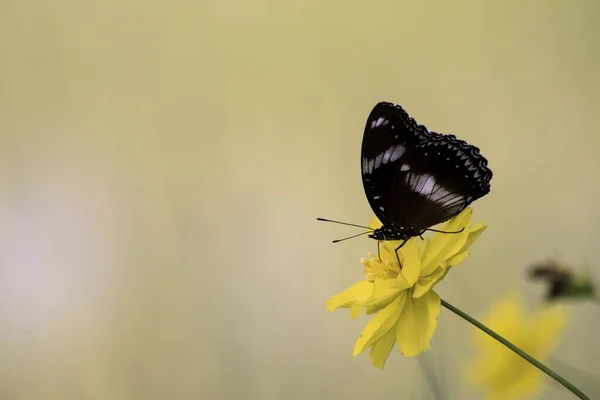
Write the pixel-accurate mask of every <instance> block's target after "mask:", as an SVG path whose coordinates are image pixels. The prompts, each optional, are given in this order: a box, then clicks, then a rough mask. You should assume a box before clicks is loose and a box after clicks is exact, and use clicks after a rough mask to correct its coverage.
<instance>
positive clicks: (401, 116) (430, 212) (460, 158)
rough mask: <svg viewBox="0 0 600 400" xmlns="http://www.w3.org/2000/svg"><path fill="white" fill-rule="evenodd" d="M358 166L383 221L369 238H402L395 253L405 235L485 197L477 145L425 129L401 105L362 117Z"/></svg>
mask: <svg viewBox="0 0 600 400" xmlns="http://www.w3.org/2000/svg"><path fill="white" fill-rule="evenodd" d="M361 167H362V168H361V171H362V180H363V186H364V189H365V193H366V195H367V199H368V201H369V204H370V205H371V208H372V209H373V211H374V212H375V215H376V216H377V218H379V220H380V221H381V223H382V224H383V226H382V227H381V228H379V229H376V230H374V231H373V232H370V233H371V234H370V235H369V237H370V238H373V239H376V240H378V241H381V240H402V241H403V242H402V243H401V244H400V246H399V247H398V248H397V249H396V255H397V251H398V249H400V247H402V246H403V245H404V243H405V242H406V241H407V240H408V239H410V238H411V237H413V236H420V235H421V234H423V233H424V232H425V231H427V230H432V231H436V230H435V229H431V227H432V226H434V225H436V224H439V223H441V222H444V221H446V220H448V219H450V218H452V217H454V216H455V215H457V214H459V213H460V212H461V211H462V210H464V209H465V208H466V207H467V206H468V205H469V204H471V203H472V202H473V201H475V200H477V199H478V198H480V197H482V196H485V195H486V194H487V193H488V192H489V191H490V180H491V179H492V171H491V170H490V169H489V168H488V167H487V160H486V159H485V158H484V157H483V156H482V155H481V154H480V153H479V149H478V148H477V147H475V146H471V145H470V144H468V143H466V142H465V141H463V140H460V139H457V138H456V137H455V136H454V135H442V134H439V133H435V132H430V131H428V130H427V128H425V127H424V126H423V125H419V124H417V123H416V122H415V120H414V119H413V118H411V117H410V116H409V115H408V114H407V113H406V111H404V109H403V108H402V107H400V106H397V105H394V104H391V103H385V102H382V103H379V104H377V105H376V106H375V108H373V111H371V114H370V115H369V118H368V119H367V125H366V127H365V133H364V136H363V142H362V152H361ZM438 232H439V231H438ZM445 233H457V232H445Z"/></svg>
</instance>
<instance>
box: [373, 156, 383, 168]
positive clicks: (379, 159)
mask: <svg viewBox="0 0 600 400" xmlns="http://www.w3.org/2000/svg"><path fill="white" fill-rule="evenodd" d="M382 158H383V153H379V154H378V155H377V157H375V168H379V166H380V165H381V159H382Z"/></svg>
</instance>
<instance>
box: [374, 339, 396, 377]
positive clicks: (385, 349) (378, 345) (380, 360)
mask: <svg viewBox="0 0 600 400" xmlns="http://www.w3.org/2000/svg"><path fill="white" fill-rule="evenodd" d="M395 343H396V331H395V330H394V329H390V331H389V332H388V333H386V334H385V336H384V337H382V338H381V339H380V340H379V341H377V342H375V343H374V344H373V346H371V352H370V353H369V358H370V359H371V363H373V365H374V366H376V367H378V368H381V369H383V367H384V366H385V362H386V361H387V358H388V357H389V355H390V353H391V351H392V348H394V344H395Z"/></svg>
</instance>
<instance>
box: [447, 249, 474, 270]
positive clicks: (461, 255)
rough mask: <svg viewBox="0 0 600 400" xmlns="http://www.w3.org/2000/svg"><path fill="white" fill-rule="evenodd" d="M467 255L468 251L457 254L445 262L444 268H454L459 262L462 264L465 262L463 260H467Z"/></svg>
mask: <svg viewBox="0 0 600 400" xmlns="http://www.w3.org/2000/svg"><path fill="white" fill-rule="evenodd" d="M468 255H469V252H468V251H461V252H460V253H458V254H456V255H455V256H452V257H451V258H449V259H448V260H446V262H445V263H444V264H445V265H446V267H454V266H455V265H458V264H460V263H461V262H463V261H464V260H465V258H467V256H468Z"/></svg>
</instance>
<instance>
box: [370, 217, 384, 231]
mask: <svg viewBox="0 0 600 400" xmlns="http://www.w3.org/2000/svg"><path fill="white" fill-rule="evenodd" d="M382 226H383V224H382V223H381V221H380V220H379V218H377V217H373V218H371V221H370V222H369V225H368V227H369V228H371V229H379V228H381V227H382Z"/></svg>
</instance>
